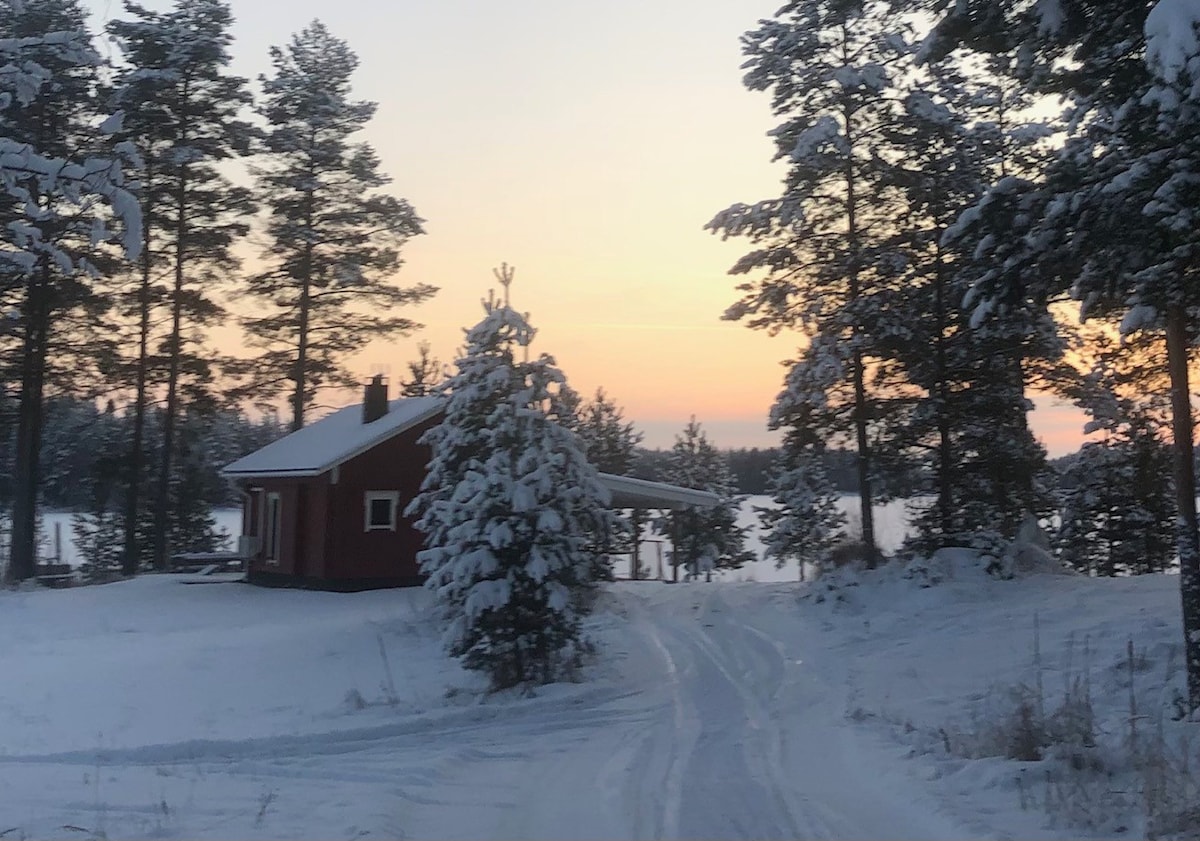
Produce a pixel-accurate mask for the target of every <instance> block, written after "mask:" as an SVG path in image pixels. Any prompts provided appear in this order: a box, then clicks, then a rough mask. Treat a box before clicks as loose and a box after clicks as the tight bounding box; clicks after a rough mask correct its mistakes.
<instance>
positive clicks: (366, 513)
mask: <svg viewBox="0 0 1200 841" xmlns="http://www.w3.org/2000/svg"><path fill="white" fill-rule="evenodd" d="M381 499H382V500H386V501H387V502H389V503H391V505H389V506H388V511H389V513H390V516H389V518H388V524H387V525H386V526H385V525H382V524H374V525H373V524H372V523H371V503H373V502H375V501H377V500H381ZM399 507H400V491H367V492H365V493H364V494H363V531H365V532H366V531H395V530H396V514H397V509H398V508H399Z"/></svg>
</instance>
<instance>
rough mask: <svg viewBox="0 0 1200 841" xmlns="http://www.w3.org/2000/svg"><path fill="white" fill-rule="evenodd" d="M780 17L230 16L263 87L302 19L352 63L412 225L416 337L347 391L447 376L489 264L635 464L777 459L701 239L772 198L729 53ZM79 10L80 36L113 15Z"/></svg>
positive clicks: (1053, 413) (529, 13) (767, 359)
mask: <svg viewBox="0 0 1200 841" xmlns="http://www.w3.org/2000/svg"><path fill="white" fill-rule="evenodd" d="M778 2H779V0H653V2H647V1H646V0H607V2H605V3H595V2H587V3H585V2H582V1H581V0H508V2H504V3H497V2H495V0H409V1H408V2H403V1H401V2H380V0H339V2H336V3H330V2H326V0H231V6H232V9H233V13H234V15H235V17H236V18H237V22H236V24H235V27H234V34H235V36H236V39H237V41H236V43H235V45H234V67H233V69H234V71H235V72H237V73H239V74H241V75H244V76H248V77H251V78H254V77H257V75H258V74H259V73H262V72H266V71H268V70H269V60H268V49H269V47H270V46H271V45H273V44H283V43H285V42H286V40H287V39H288V38H289V37H290V35H291V34H292V33H293V32H295V31H297V30H299V29H300V28H302V27H303V26H304V25H305V24H306V23H308V22H309V21H311V20H312V19H313V18H314V17H319V18H320V19H321V20H323V21H324V22H325V23H326V24H327V25H328V26H329V28H330V29H331V31H332V32H333V33H334V34H335V35H337V36H338V37H341V38H344V39H346V40H347V41H348V42H349V44H350V46H351V48H352V49H354V50H355V51H356V52H357V53H358V55H359V58H360V60H361V66H360V68H359V72H358V74H357V76H356V77H355V90H356V93H357V95H358V96H360V97H361V98H364V99H370V100H374V101H376V102H378V103H379V111H378V113H377V116H376V118H375V120H374V122H373V123H372V124H371V125H370V127H369V128H368V130H367V131H366V132H364V139H365V140H368V141H369V142H370V143H371V144H372V145H373V146H374V147H375V148H376V150H377V151H378V153H379V155H380V157H381V158H382V160H383V164H384V167H385V169H386V170H387V171H388V172H389V173H390V174H391V175H392V176H393V178H394V179H395V181H394V184H393V189H394V192H395V193H396V194H398V195H401V196H404V197H406V198H407V199H409V201H411V202H412V204H413V205H414V207H415V208H416V209H417V211H418V213H419V214H420V215H421V216H422V217H423V218H425V219H426V221H427V224H426V230H427V234H426V235H425V236H422V237H418V238H416V239H415V240H413V241H412V242H411V243H410V244H409V246H408V247H407V249H406V252H405V258H406V261H407V265H406V266H405V268H404V271H403V272H402V275H401V280H402V281H404V282H409V283H411V282H417V281H424V282H429V283H432V284H434V285H436V286H438V287H440V289H441V291H440V292H439V293H438V295H437V296H436V298H435V299H434V300H433V301H431V302H430V303H428V304H424V305H422V306H420V307H417V308H413V309H411V310H410V311H409V312H408V313H406V314H408V315H410V317H413V318H415V319H416V320H419V321H421V322H423V323H424V324H425V325H426V327H425V329H423V330H421V331H420V332H418V333H417V334H415V335H413V336H410V337H406V338H401V339H398V340H397V341H395V342H391V343H382V342H380V343H376V344H374V345H372V346H371V347H370V348H369V349H368V350H367V351H366V352H365V353H363V354H362V355H361V356H360V357H359V358H358V359H356V360H355V362H354V367H355V369H356V370H361V373H362V375H363V377H364V378H365V377H366V376H367V375H368V374H370V373H374V372H377V371H381V370H382V371H385V372H388V373H390V375H391V379H392V382H393V383H395V382H396V381H397V380H398V379H399V378H400V377H401V376H402V375H403V373H404V365H405V362H406V361H408V360H409V359H412V358H414V357H415V355H416V345H417V342H418V341H419V340H421V339H424V340H427V341H429V342H430V343H431V344H432V346H433V352H434V354H435V355H436V356H437V357H438V358H439V359H441V360H442V361H443V362H449V361H451V360H452V359H453V357H454V353H455V350H456V349H457V348H458V346H459V344H460V342H461V336H462V328H463V327H464V326H467V325H469V324H472V323H474V322H475V321H477V320H478V319H479V317H480V315H481V313H482V310H481V308H480V304H479V301H480V299H481V298H482V297H484V296H485V295H486V294H487V291H488V289H489V287H491V286H494V285H495V284H494V282H493V279H492V275H491V269H492V267H494V266H498V265H499V264H500V263H501V262H502V261H506V262H508V263H510V264H512V265H514V266H516V267H517V278H516V282H515V284H514V287H513V302H514V304H515V305H516V306H518V307H519V308H521V309H523V310H527V311H529V312H530V313H531V314H532V320H533V323H534V325H535V326H536V327H537V328H538V330H539V334H538V340H537V344H536V346H535V347H536V349H538V350H540V351H544V352H547V353H551V354H553V355H554V356H555V357H556V358H557V360H558V362H559V364H560V365H561V366H562V368H563V369H564V370H565V372H566V373H567V376H568V377H569V379H570V381H571V383H572V385H573V386H574V387H575V388H576V389H578V390H579V391H581V392H584V393H590V392H592V391H594V389H595V388H596V387H597V386H603V387H604V388H605V389H606V390H607V391H608V392H609V394H611V395H612V396H613V397H614V398H615V399H616V400H617V402H618V403H619V404H621V405H622V406H623V407H624V408H625V411H626V416H627V417H628V418H629V419H631V420H633V421H634V422H635V423H636V424H637V426H638V427H639V428H640V429H642V430H643V431H644V432H645V435H646V439H645V443H646V444H647V445H649V446H669V445H670V443H671V441H672V438H673V435H674V433H675V432H676V431H678V430H680V429H681V428H682V427H683V425H684V424H685V423H686V422H687V420H688V417H689V416H690V415H693V414H694V415H696V417H697V418H698V419H699V420H700V421H701V422H702V423H703V424H704V425H705V427H706V428H707V429H708V431H709V434H710V437H711V438H712V439H713V440H714V442H715V443H717V444H718V445H719V446H726V447H737V446H765V445H770V444H772V443H774V441H775V440H776V436H775V435H774V434H773V433H770V432H768V431H767V430H766V415H767V410H768V407H769V406H770V404H771V402H772V400H773V398H774V396H775V394H776V392H777V391H778V390H779V387H780V383H781V378H782V375H783V369H782V368H781V367H780V364H779V363H780V361H781V360H784V359H787V358H788V357H790V356H792V355H793V354H794V353H795V350H796V345H795V343H796V337H794V336H789V335H787V334H783V335H780V336H778V337H774V338H772V337H769V336H767V335H766V334H764V333H759V332H755V331H751V330H749V329H747V328H745V327H743V326H741V325H739V324H730V323H726V322H722V321H720V315H721V313H722V311H723V310H724V309H725V307H727V306H728V305H729V304H730V303H732V302H733V301H734V300H735V299H736V297H737V295H736V292H735V291H734V288H733V287H734V285H735V280H734V279H732V278H730V277H729V276H727V274H726V271H727V269H728V268H729V266H730V265H731V264H732V263H733V262H734V260H736V259H737V257H738V256H740V254H741V253H742V252H743V251H744V250H746V248H747V247H748V244H747V243H745V242H738V241H731V242H721V241H720V240H719V239H717V238H716V237H714V236H712V235H710V234H708V233H706V232H705V231H704V230H703V226H704V224H705V223H706V222H707V221H708V220H709V219H710V218H711V217H712V216H713V215H714V214H715V213H716V212H717V211H718V210H721V209H722V208H724V207H726V206H728V205H730V204H732V203H734V202H737V201H753V200H757V199H760V198H768V197H770V196H773V195H778V191H779V181H780V178H781V176H782V173H783V169H782V166H777V165H774V164H772V163H771V162H770V158H771V155H772V153H773V149H772V145H771V143H770V141H769V139H768V138H767V137H766V132H767V131H768V130H769V129H770V127H771V126H772V119H771V116H770V113H769V110H768V104H767V97H766V95H764V94H756V93H751V92H749V91H747V90H745V89H744V88H743V87H742V84H741V72H740V70H739V66H740V64H741V62H742V58H741V55H740V48H739V43H738V37H739V35H740V34H741V33H742V32H744V31H745V30H747V29H749V28H751V27H753V26H754V24H755V22H756V21H757V20H758V19H759V18H762V17H767V16H770V15H771V14H772V13H773V12H774V11H775V9H776V7H777V5H778ZM90 3H91V6H92V8H93V10H94V12H95V22H96V24H97V26H98V25H99V24H100V23H101V22H102V21H103V20H105V19H106V18H107V17H110V16H119V15H120V13H121V4H120V2H119V0H90ZM143 3H144V5H146V6H148V7H149V8H152V9H165V8H168V7H169V6H170V5H171V4H170V2H169V0H143ZM110 49H111V48H110ZM326 399H327V401H328V402H330V403H337V402H348V401H349V400H352V399H354V397H353V396H352V395H349V394H347V395H344V396H341V397H339V396H336V395H330V396H328V397H327V398H326ZM1042 402H1043V401H1039V403H1042ZM1044 402H1045V405H1043V406H1042V408H1040V409H1039V410H1038V411H1037V412H1035V413H1034V417H1033V424H1034V427H1035V429H1036V430H1037V431H1038V433H1039V435H1040V436H1041V437H1042V439H1043V441H1044V443H1045V444H1046V445H1047V446H1048V448H1049V449H1050V452H1051V454H1052V455H1057V454H1061V453H1064V452H1067V451H1070V450H1073V449H1075V448H1076V447H1077V446H1078V443H1079V440H1080V435H1079V432H1080V424H1081V421H1080V419H1079V415H1078V414H1077V413H1075V412H1074V411H1071V410H1062V409H1054V408H1051V407H1050V406H1049V402H1048V401H1044Z"/></svg>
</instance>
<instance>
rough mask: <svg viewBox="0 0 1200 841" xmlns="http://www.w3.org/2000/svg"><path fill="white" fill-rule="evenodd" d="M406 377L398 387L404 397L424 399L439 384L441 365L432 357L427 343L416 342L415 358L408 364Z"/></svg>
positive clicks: (430, 348)
mask: <svg viewBox="0 0 1200 841" xmlns="http://www.w3.org/2000/svg"><path fill="white" fill-rule="evenodd" d="M408 375H409V378H408V379H407V380H405V381H404V383H402V384H401V386H400V393H401V394H403V395H404V396H405V397H425V396H426V395H429V394H432V393H433V391H434V389H435V388H437V386H438V385H439V384H440V383H441V381H442V377H443V373H442V363H440V362H438V361H437V359H436V358H435V357H434V356H433V354H432V347H431V346H430V344H429V342H424V341H422V342H417V358H416V359H414V360H413V361H412V362H409V363H408Z"/></svg>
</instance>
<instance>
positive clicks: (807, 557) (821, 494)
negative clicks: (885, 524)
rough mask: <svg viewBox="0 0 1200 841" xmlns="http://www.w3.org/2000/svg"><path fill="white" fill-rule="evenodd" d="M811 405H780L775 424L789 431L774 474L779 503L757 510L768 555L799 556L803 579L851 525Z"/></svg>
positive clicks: (771, 483)
mask: <svg viewBox="0 0 1200 841" xmlns="http://www.w3.org/2000/svg"><path fill="white" fill-rule="evenodd" d="M785 394H786V393H785ZM809 409H810V407H808V406H804V405H802V404H798V403H794V402H787V403H783V404H778V403H777V404H776V406H775V409H774V410H773V412H772V416H771V427H772V428H773V429H779V428H783V427H786V428H787V429H788V432H787V433H786V434H785V436H784V441H783V446H782V447H781V448H780V451H779V455H778V456H777V457H776V461H775V463H774V464H773V465H772V468H771V471H770V474H769V479H768V490H769V492H770V494H771V497H772V501H773V502H774V503H775V505H774V506H772V507H765V508H756V509H755V511H756V512H757V513H758V517H759V522H761V523H762V527H763V530H764V532H765V535H764V538H763V547H764V555H765V556H766V557H768V558H774V559H775V561H776V566H777V567H779V568H782V567H783V565H784V564H785V563H787V562H788V561H789V560H792V559H794V560H795V561H796V564H797V567H798V570H797V571H798V574H799V577H800V580H801V581H803V580H804V568H805V565H806V564H811V565H815V566H819V565H820V564H821V563H822V562H823V561H824V560H825V559H826V557H827V556H828V554H829V551H830V550H831V549H833V548H834V546H835V545H837V543H838V541H839V540H841V539H842V538H843V537H844V534H845V526H846V515H845V514H844V513H843V512H842V509H841V507H840V506H839V504H838V501H839V499H840V497H841V495H840V494H839V493H838V491H837V489H836V488H835V487H834V486H833V484H832V483H831V482H830V481H829V477H828V475H827V473H826V472H825V463H824V462H825V458H824V456H825V442H824V439H823V438H822V437H821V436H820V435H819V434H816V432H815V430H814V428H813V427H812V426H811V425H810V424H809V423H808V421H807V414H808V410H809Z"/></svg>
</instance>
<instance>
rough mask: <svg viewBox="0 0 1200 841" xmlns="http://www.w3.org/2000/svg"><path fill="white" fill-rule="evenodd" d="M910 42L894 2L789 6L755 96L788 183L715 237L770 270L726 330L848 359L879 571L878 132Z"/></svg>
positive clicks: (813, 0) (764, 44)
mask: <svg viewBox="0 0 1200 841" xmlns="http://www.w3.org/2000/svg"><path fill="white" fill-rule="evenodd" d="M907 31H908V27H907V25H906V23H905V20H904V18H902V17H900V16H897V15H895V14H893V13H892V12H891V11H890V9H889V8H888V4H886V3H884V2H872V1H871V0H867V1H866V2H844V0H792V2H789V3H787V4H786V5H784V6H783V8H782V9H780V10H779V12H778V13H777V14H776V16H775V18H774V19H771V20H765V21H763V22H762V23H761V25H760V26H759V28H758V29H756V30H752V31H751V32H748V33H746V34H745V35H744V36H743V38H742V44H743V52H744V53H745V54H746V55H747V56H748V57H749V58H748V61H747V62H746V65H745V66H746V67H747V68H748V73H747V74H746V79H745V81H746V86H747V87H749V88H750V89H752V90H764V91H765V90H769V91H771V93H772V101H771V106H772V110H773V112H774V113H775V115H776V116H777V117H779V118H782V120H783V122H782V123H781V124H780V125H779V126H778V127H777V128H776V129H775V130H774V131H773V132H772V135H773V136H774V138H775V143H776V147H777V150H778V151H777V154H776V157H777V158H779V159H783V160H785V161H787V162H788V173H787V177H786V179H785V182H784V192H783V195H782V196H780V197H779V198H777V199H771V200H767V201H762V202H759V203H757V204H754V205H740V204H739V205H734V206H733V207H731V208H729V209H728V210H725V211H723V212H722V213H720V214H718V215H717V216H716V218H714V219H713V220H712V221H711V222H710V223H709V225H708V227H709V229H711V230H713V231H715V232H719V233H721V234H722V235H724V236H726V237H729V236H744V237H747V238H749V239H750V240H751V241H752V242H753V243H754V245H755V248H754V250H753V251H751V252H750V253H749V254H747V255H746V256H745V257H743V258H742V259H741V260H740V261H739V262H738V263H737V264H736V265H735V266H734V268H733V270H732V272H733V273H734V274H749V273H752V272H756V271H759V270H764V271H765V272H766V276H765V278H763V279H761V280H754V281H748V282H746V283H743V284H742V285H741V286H739V289H741V290H742V291H743V292H744V293H745V295H744V297H743V298H742V300H741V301H740V302H739V303H737V304H735V305H734V306H732V307H730V308H729V309H728V310H727V311H726V313H725V317H726V318H729V319H733V320H738V319H745V320H746V321H747V322H748V324H749V325H750V326H751V327H758V328H765V329H768V330H771V331H778V330H781V329H790V328H796V327H804V328H805V330H806V332H807V333H809V334H811V335H823V336H826V337H829V338H831V339H833V340H834V341H835V342H836V343H839V344H843V345H845V346H847V347H848V348H849V358H848V360H847V364H846V365H845V366H844V367H843V369H842V370H843V373H844V376H845V378H846V382H847V383H848V384H849V386H850V388H849V394H846V395H845V399H846V401H847V402H845V403H844V404H843V405H842V407H841V411H840V416H841V422H840V424H839V426H841V427H842V429H841V432H842V433H843V435H844V437H845V438H847V439H849V440H850V441H852V442H853V446H854V447H855V449H856V452H857V455H858V485H859V493H860V506H861V517H862V528H863V538H864V541H865V542H866V544H867V546H868V555H869V561H868V562H869V563H870V564H871V565H874V564H875V563H876V561H877V558H878V550H877V548H876V545H875V529H874V515H873V508H872V506H873V503H874V501H875V500H874V490H875V475H874V474H875V470H874V467H875V465H874V464H873V448H872V438H871V423H872V419H873V418H878V416H879V414H880V413H879V411H878V410H877V407H875V406H873V405H872V401H873V400H874V399H875V398H878V397H880V396H881V395H882V394H884V393H886V389H881V388H876V389H874V390H872V388H871V380H872V379H873V378H874V375H875V373H876V372H875V371H873V370H872V369H873V368H876V367H878V354H877V353H876V350H875V348H874V347H873V345H872V334H873V332H874V331H873V321H874V320H875V319H876V318H877V317H879V316H880V314H881V311H880V306H879V304H880V303H881V301H880V300H879V299H878V298H876V297H875V293H877V292H878V291H879V290H880V288H881V287H883V286H884V285H885V284H886V283H888V282H890V280H891V278H890V276H889V273H888V272H881V271H879V267H880V265H881V263H886V262H887V261H886V260H884V259H883V257H884V256H885V255H884V253H881V252H882V251H883V250H884V249H883V246H884V245H885V237H886V235H887V234H888V230H889V228H890V225H891V222H892V219H893V218H894V215H895V209H894V206H893V201H892V199H891V198H890V196H889V193H888V191H887V190H886V188H885V187H884V185H883V183H882V181H881V174H882V168H881V166H880V162H881V160H882V159H883V158H884V157H886V155H885V154H884V153H883V152H882V150H883V148H884V146H885V138H884V136H883V133H882V132H883V130H884V129H885V128H886V127H887V126H888V125H889V124H890V122H891V121H892V120H893V119H894V115H895V110H896V104H895V102H894V98H893V97H892V96H891V92H892V89H893V87H894V84H895V81H894V76H895V75H896V74H898V73H902V72H903V70H902V65H903V64H904V63H905V62H906V60H907V58H908V57H909V54H910V49H909V46H908V44H907V41H906V34H907ZM839 391H841V390H839ZM830 405H832V404H830Z"/></svg>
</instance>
